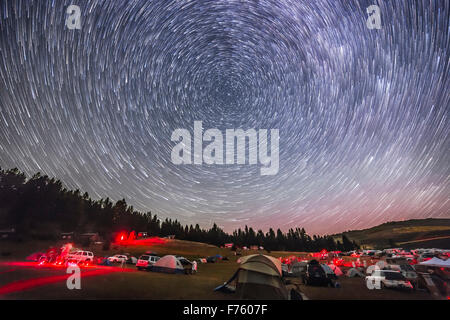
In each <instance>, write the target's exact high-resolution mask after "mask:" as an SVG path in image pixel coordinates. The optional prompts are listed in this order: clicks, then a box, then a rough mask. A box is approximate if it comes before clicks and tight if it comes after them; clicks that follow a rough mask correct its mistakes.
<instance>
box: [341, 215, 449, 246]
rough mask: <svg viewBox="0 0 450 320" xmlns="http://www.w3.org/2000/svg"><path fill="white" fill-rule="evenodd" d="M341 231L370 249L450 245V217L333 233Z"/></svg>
mask: <svg viewBox="0 0 450 320" xmlns="http://www.w3.org/2000/svg"><path fill="white" fill-rule="evenodd" d="M342 235H345V236H346V237H347V238H349V239H350V240H352V241H353V240H354V241H356V242H357V243H358V244H359V245H360V246H361V247H362V248H367V249H382V248H387V247H402V248H405V249H411V248H432V247H435V248H442V249H450V218H449V219H441V218H439V219H435V218H428V219H411V220H404V221H390V222H386V223H383V224H380V225H378V226H375V227H372V228H368V229H363V230H350V231H345V232H342V233H339V234H334V235H332V237H333V238H335V239H339V238H341V237H342Z"/></svg>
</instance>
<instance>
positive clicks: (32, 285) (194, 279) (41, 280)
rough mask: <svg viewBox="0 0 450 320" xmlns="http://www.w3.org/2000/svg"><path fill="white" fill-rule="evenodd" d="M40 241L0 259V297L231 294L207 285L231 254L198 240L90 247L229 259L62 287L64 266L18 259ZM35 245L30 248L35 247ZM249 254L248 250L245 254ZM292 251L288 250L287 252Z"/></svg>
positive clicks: (99, 276)
mask: <svg viewBox="0 0 450 320" xmlns="http://www.w3.org/2000/svg"><path fill="white" fill-rule="evenodd" d="M39 245H41V246H42V244H37V243H34V244H21V245H19V246H17V245H15V247H13V246H12V245H11V246H10V248H11V251H12V252H11V254H12V255H11V256H10V257H3V259H2V260H1V262H0V299H133V300H134V299H171V300H173V299H218V300H219V299H228V300H232V299H233V295H230V294H224V293H219V292H214V291H213V289H214V288H215V287H216V286H218V285H219V284H222V283H223V282H225V281H226V280H228V279H229V278H230V277H231V276H232V275H233V273H234V272H235V271H236V269H237V266H238V264H237V263H236V260H237V257H236V256H234V255H233V252H231V251H230V250H228V249H220V248H217V247H214V246H209V245H205V244H200V243H193V242H187V241H178V240H171V241H168V242H167V243H164V244H155V245H151V246H149V247H145V246H131V247H126V248H124V247H116V248H112V249H111V250H110V251H109V252H102V251H101V250H100V248H96V247H93V248H91V249H92V250H93V251H94V253H96V254H101V255H105V256H106V255H107V254H115V253H119V252H129V253H132V254H135V255H139V253H142V252H144V251H146V250H152V251H155V252H157V253H158V254H160V255H165V254H176V255H183V256H185V257H186V258H189V259H193V258H200V257H206V256H209V255H213V254H221V255H223V256H227V257H228V258H229V261H221V262H218V263H208V264H199V267H198V273H197V274H196V275H172V274H163V273H154V272H146V271H137V270H136V269H135V267H133V266H126V267H125V268H120V267H119V266H115V267H96V266H93V267H87V268H82V274H81V289H80V290H69V289H68V288H67V287H66V278H67V276H68V275H67V274H66V269H65V268H64V267H42V266H41V267H39V266H37V265H36V263H30V262H24V260H25V257H26V255H27V254H29V253H31V252H32V251H30V250H29V248H30V247H37V246H39ZM35 249H36V248H35ZM251 253H253V252H249V253H248V254H251ZM270 254H271V255H272V256H285V255H287V253H285V252H271V253H270ZM289 254H292V253H289ZM292 281H293V282H295V283H299V286H300V289H301V291H302V292H303V293H304V294H305V295H306V296H307V297H308V298H309V299H312V300H316V299H388V300H401V299H431V296H430V295H429V294H427V293H425V292H402V291H395V290H369V289H367V288H366V286H365V283H364V280H363V279H361V278H347V277H345V276H343V277H341V278H340V280H339V281H340V283H341V288H326V287H310V286H304V285H303V284H300V281H298V279H295V278H294V279H292Z"/></svg>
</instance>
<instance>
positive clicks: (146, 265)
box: [136, 254, 160, 270]
mask: <svg viewBox="0 0 450 320" xmlns="http://www.w3.org/2000/svg"><path fill="white" fill-rule="evenodd" d="M159 259H160V257H158V256H154V255H148V254H144V255H142V256H140V257H139V259H138V261H137V262H136V268H137V269H138V270H148V269H150V268H151V266H152V265H154V264H155V263H156V261H158V260H159Z"/></svg>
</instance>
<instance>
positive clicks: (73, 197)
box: [0, 168, 358, 252]
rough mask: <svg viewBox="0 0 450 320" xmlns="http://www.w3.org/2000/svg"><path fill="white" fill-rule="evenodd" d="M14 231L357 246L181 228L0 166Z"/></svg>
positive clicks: (299, 247)
mask: <svg viewBox="0 0 450 320" xmlns="http://www.w3.org/2000/svg"><path fill="white" fill-rule="evenodd" d="M4 228H14V229H15V230H16V234H17V235H18V237H19V239H20V240H21V241H24V240H30V239H40V240H51V239H57V238H58V235H59V234H60V233H61V232H75V233H84V232H97V233H98V234H99V235H100V236H101V237H102V238H104V239H105V240H106V241H110V240H111V239H112V237H113V234H114V233H115V232H119V231H132V230H135V231H139V232H147V233H148V234H150V235H152V236H167V235H175V237H176V238H177V239H181V240H190V241H198V242H204V243H209V244H213V245H216V246H221V245H223V244H225V243H234V244H235V246H238V247H242V246H250V245H258V246H263V247H264V248H265V249H267V250H286V251H309V252H312V251H319V250H322V249H327V250H341V251H349V250H353V249H356V248H358V245H357V244H356V243H355V242H352V241H350V240H349V239H348V238H347V237H346V236H345V235H343V236H342V241H335V240H334V239H333V237H331V236H317V235H314V236H312V237H311V236H309V235H308V234H307V233H306V231H305V229H304V228H300V227H295V228H291V229H289V230H288V231H287V232H283V231H281V230H280V229H277V230H276V231H275V230H273V229H272V228H270V229H269V230H268V231H267V232H263V231H262V230H254V229H253V228H252V227H248V226H245V227H244V228H243V229H240V228H239V229H238V230H235V231H233V233H232V234H229V233H226V232H224V231H223V230H222V229H221V228H219V227H218V226H217V225H216V224H215V223H214V224H213V226H212V227H211V228H209V229H204V228H201V227H200V226H199V225H198V224H195V225H192V224H191V225H182V224H181V223H180V222H179V221H178V220H176V219H175V220H173V219H170V218H165V219H160V218H159V217H158V216H157V215H155V214H152V213H151V212H150V211H149V212H140V211H137V210H135V209H134V208H133V206H130V205H128V204H127V202H126V201H125V199H121V200H118V201H116V202H115V203H114V202H113V201H111V199H109V198H106V199H99V200H93V199H91V198H90V196H89V194H88V193H86V192H85V193H82V192H81V191H80V190H78V189H77V190H68V189H67V188H65V187H64V186H63V183H62V182H61V181H60V180H57V179H55V178H50V177H48V176H46V175H41V174H40V173H36V174H34V175H33V176H32V177H30V178H27V177H26V175H25V174H24V173H23V172H21V171H20V170H19V169H17V168H14V169H8V170H5V169H1V168H0V229H4Z"/></svg>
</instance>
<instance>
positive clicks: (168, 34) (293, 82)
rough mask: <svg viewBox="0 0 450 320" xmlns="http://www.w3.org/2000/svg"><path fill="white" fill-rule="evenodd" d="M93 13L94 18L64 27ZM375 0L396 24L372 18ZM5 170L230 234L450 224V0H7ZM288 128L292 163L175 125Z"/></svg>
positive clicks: (1, 93)
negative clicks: (180, 157) (219, 150)
mask: <svg viewBox="0 0 450 320" xmlns="http://www.w3.org/2000/svg"><path fill="white" fill-rule="evenodd" d="M72 4H73V5H77V6H79V7H80V12H81V16H80V19H81V20H80V24H81V26H80V29H69V28H67V26H66V24H65V22H66V19H67V17H68V14H67V13H66V9H67V8H68V7H69V6H70V5H72ZM373 4H377V5H379V7H380V12H381V29H368V28H367V26H366V20H367V18H368V14H367V12H366V8H367V7H368V6H370V5H373ZM0 10H1V16H0V166H1V167H2V168H13V167H18V168H19V169H20V170H23V171H25V172H26V173H27V174H28V175H31V174H33V173H35V172H37V171H40V172H41V173H43V174H47V175H49V176H51V177H56V178H58V179H61V180H62V181H63V183H64V184H65V186H67V187H69V188H79V189H80V190H82V191H87V192H89V194H90V196H91V197H93V198H100V197H103V198H106V197H107V196H109V197H110V198H112V199H114V200H118V199H121V198H125V199H126V200H127V202H128V204H130V205H133V206H134V207H135V208H136V209H139V210H141V211H152V213H156V214H158V216H160V217H162V218H165V217H170V218H172V219H175V218H176V219H178V220H180V221H181V222H182V223H187V224H195V223H199V224H200V225H202V226H205V227H209V226H210V225H211V224H212V223H213V222H216V223H217V224H218V225H219V226H222V227H223V228H225V230H227V231H231V230H233V229H234V228H237V227H243V226H244V225H249V226H252V227H253V228H262V229H263V230H267V229H268V228H269V227H272V228H281V229H283V230H287V229H288V228H290V227H305V229H306V230H307V231H308V232H309V233H335V232H339V231H344V230H348V229H356V228H362V227H368V226H372V225H375V224H378V223H381V222H385V221H392V220H399V219H408V218H426V217H446V218H448V217H450V200H449V198H450V152H449V150H450V123H449V112H450V83H449V60H450V46H449V45H450V43H449V42H450V24H449V21H450V2H449V1H440V0H435V1H433V0H432V1H408V0H401V1H379V2H378V1H375V0H373V1H372V0H370V1H362V0H354V1H335V0H318V1H309V0H292V1H284V0H276V1H275V0H272V1H264V0H261V1H241V0H239V1H238V0H236V1H232V0H227V1H219V0H214V1H182V0H178V1H147V0H130V1H91V0H89V1H76V0H71V1H22V0H14V1H7V0H3V1H0ZM196 120H197V121H202V122H203V126H204V128H218V129H220V130H222V131H225V129H229V128H242V129H248V128H255V129H260V128H267V129H271V128H276V129H279V130H280V153H279V158H280V168H279V172H278V174H277V175H274V176H261V175H260V174H259V169H260V167H259V166H257V165H205V164H203V165H174V164H173V163H172V162H171V157H170V153H171V150H172V147H173V146H174V145H175V143H174V142H173V141H171V139H170V137H171V133H172V132H173V130H175V129H177V128H186V129H188V130H190V131H191V132H192V130H193V123H194V121H196Z"/></svg>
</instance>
